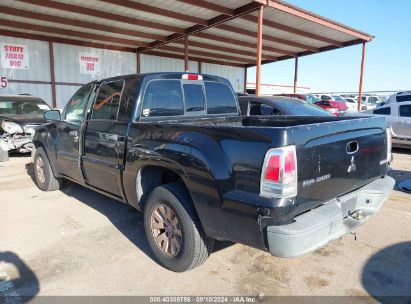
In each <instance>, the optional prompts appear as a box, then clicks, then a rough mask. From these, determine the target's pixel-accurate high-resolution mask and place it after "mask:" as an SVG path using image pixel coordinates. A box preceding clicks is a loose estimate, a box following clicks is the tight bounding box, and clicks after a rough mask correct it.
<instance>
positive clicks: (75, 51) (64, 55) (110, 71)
mask: <svg viewBox="0 0 411 304" xmlns="http://www.w3.org/2000/svg"><path fill="white" fill-rule="evenodd" d="M53 50H54V73H55V78H56V82H57V83H58V82H63V83H76V84H85V83H88V82H90V81H93V80H96V79H104V78H108V77H114V76H119V75H127V74H135V73H137V56H136V54H134V53H128V52H119V51H112V50H103V49H96V48H90V47H83V46H75V45H70V46H68V45H65V44H60V43H53ZM80 53H87V54H92V55H97V56H98V57H99V58H100V59H101V66H100V74H99V75H90V74H81V73H80V62H79V54H80ZM78 89H79V86H76V85H58V84H57V86H56V100H57V107H58V108H62V107H64V105H65V104H66V103H67V101H68V100H69V99H70V97H71V96H72V95H73V94H74V93H75V92H76V91H77V90H78Z"/></svg>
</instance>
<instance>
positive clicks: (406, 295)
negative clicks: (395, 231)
mask: <svg viewBox="0 0 411 304" xmlns="http://www.w3.org/2000/svg"><path fill="white" fill-rule="evenodd" d="M362 284H363V286H364V288H365V290H367V291H368V293H369V294H370V295H371V296H373V297H374V298H375V299H376V300H377V301H378V302H380V303H383V304H385V303H408V304H409V303H411V242H404V243H398V244H395V245H392V246H390V247H386V248H384V249H382V250H380V251H378V252H377V253H375V254H374V255H373V256H372V257H371V258H370V259H369V260H368V261H367V263H366V265H365V267H364V269H363V273H362Z"/></svg>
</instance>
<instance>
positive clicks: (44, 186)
mask: <svg viewBox="0 0 411 304" xmlns="http://www.w3.org/2000/svg"><path fill="white" fill-rule="evenodd" d="M33 165H34V175H35V177H36V183H37V187H39V189H40V190H43V191H54V190H58V189H60V186H61V179H59V178H56V177H55V176H54V174H53V170H52V169H51V166H50V162H49V159H48V157H47V155H46V153H45V152H44V149H43V148H42V147H40V148H38V149H37V150H36V154H35V155H34V164H33Z"/></svg>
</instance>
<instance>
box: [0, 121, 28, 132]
mask: <svg viewBox="0 0 411 304" xmlns="http://www.w3.org/2000/svg"><path fill="white" fill-rule="evenodd" d="M1 128H2V129H3V130H4V131H5V132H6V133H9V134H16V133H24V131H23V129H22V127H21V126H20V125H19V124H16V123H15V122H11V121H3V122H2V123H1Z"/></svg>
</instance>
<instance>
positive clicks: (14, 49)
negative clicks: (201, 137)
mask: <svg viewBox="0 0 411 304" xmlns="http://www.w3.org/2000/svg"><path fill="white" fill-rule="evenodd" d="M0 47H1V49H0V56H1V67H2V68H5V69H29V49H28V47H27V45H23V44H11V43H2V44H0Z"/></svg>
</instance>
